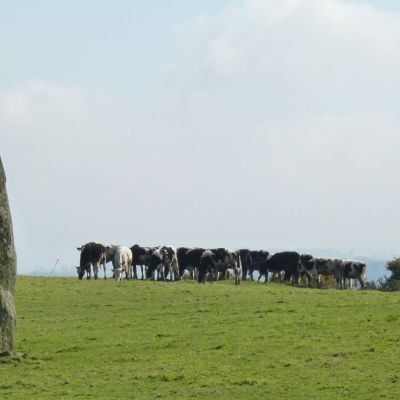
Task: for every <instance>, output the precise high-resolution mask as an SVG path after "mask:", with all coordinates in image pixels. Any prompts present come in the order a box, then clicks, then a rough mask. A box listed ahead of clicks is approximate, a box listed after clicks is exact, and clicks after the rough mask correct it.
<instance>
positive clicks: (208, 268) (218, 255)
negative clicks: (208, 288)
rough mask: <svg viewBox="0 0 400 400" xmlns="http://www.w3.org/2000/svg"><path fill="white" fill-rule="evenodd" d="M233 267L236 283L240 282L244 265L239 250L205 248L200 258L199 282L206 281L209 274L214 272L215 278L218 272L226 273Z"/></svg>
mask: <svg viewBox="0 0 400 400" xmlns="http://www.w3.org/2000/svg"><path fill="white" fill-rule="evenodd" d="M228 268H231V269H233V272H234V274H235V284H236V285H238V284H239V283H240V277H241V274H242V267H241V263H240V254H239V251H236V250H229V249H224V248H218V249H211V250H205V251H204V252H203V254H202V255H201V258H200V268H199V276H198V282H199V283H205V281H206V279H207V275H208V274H213V278H214V280H217V279H218V272H222V273H226V271H227V269H228Z"/></svg>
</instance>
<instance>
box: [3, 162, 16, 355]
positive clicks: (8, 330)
mask: <svg viewBox="0 0 400 400" xmlns="http://www.w3.org/2000/svg"><path fill="white" fill-rule="evenodd" d="M16 272H17V258H16V255H15V248H14V237H13V229H12V222H11V213H10V207H9V205H8V197H7V190H6V176H5V173H4V168H3V164H2V162H1V158H0V355H11V353H12V351H13V348H14V330H15V306H14V298H13V297H14V292H15V278H16Z"/></svg>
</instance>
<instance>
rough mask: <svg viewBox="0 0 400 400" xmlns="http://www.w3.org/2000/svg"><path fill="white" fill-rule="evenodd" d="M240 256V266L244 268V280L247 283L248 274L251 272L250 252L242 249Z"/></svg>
mask: <svg viewBox="0 0 400 400" xmlns="http://www.w3.org/2000/svg"><path fill="white" fill-rule="evenodd" d="M239 256H240V264H241V266H242V279H243V280H244V281H245V280H246V279H247V272H248V270H249V261H250V250H248V249H240V250H239Z"/></svg>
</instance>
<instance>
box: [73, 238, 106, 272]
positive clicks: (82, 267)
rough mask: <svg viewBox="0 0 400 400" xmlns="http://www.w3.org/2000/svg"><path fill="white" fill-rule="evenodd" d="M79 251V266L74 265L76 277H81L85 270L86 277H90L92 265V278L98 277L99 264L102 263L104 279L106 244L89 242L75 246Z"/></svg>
mask: <svg viewBox="0 0 400 400" xmlns="http://www.w3.org/2000/svg"><path fill="white" fill-rule="evenodd" d="M77 249H78V250H79V251H80V252H81V255H80V262H79V267H76V270H77V273H78V278H79V279H82V278H83V276H84V275H85V272H86V277H87V279H90V278H91V267H92V266H93V275H94V279H97V277H98V271H99V265H100V264H102V265H103V269H104V279H107V277H106V259H107V255H106V246H104V245H102V244H101V243H96V242H90V243H86V244H84V245H83V246H81V247H77Z"/></svg>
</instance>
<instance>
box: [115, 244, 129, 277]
mask: <svg viewBox="0 0 400 400" xmlns="http://www.w3.org/2000/svg"><path fill="white" fill-rule="evenodd" d="M113 265H114V269H113V272H114V278H115V279H116V280H118V281H121V280H122V277H123V274H124V272H125V277H126V279H129V278H130V276H131V268H132V251H131V249H130V248H129V247H121V246H118V247H117V248H116V250H115V252H114V262H113Z"/></svg>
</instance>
